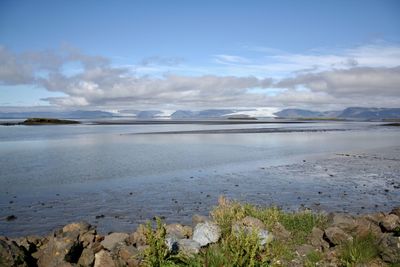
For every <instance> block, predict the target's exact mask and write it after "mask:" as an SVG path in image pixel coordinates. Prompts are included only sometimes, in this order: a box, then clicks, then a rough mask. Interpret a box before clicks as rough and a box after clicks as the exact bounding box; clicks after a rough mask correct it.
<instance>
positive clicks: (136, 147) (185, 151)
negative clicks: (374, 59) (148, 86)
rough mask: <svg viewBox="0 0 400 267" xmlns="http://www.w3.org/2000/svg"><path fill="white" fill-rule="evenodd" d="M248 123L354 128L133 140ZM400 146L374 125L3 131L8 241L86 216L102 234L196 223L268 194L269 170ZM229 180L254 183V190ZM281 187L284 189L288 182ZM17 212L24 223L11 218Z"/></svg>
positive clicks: (394, 132) (0, 213)
mask: <svg viewBox="0 0 400 267" xmlns="http://www.w3.org/2000/svg"><path fill="white" fill-rule="evenodd" d="M246 127H248V128H257V127H262V128H266V127H271V128H274V127H290V128H293V129H296V128H312V129H351V130H349V131H332V132H293V133H251V134H173V135H164V134H156V135H152V134H147V135H141V134H131V133H147V132H164V131H180V130H202V129H231V128H246ZM398 140H400V131H399V129H398V128H397V129H396V128H386V127H376V126H375V124H373V123H339V122H337V123H311V124H294V125H279V124H267V125H260V124H257V125H195V124H193V125H68V126H37V127H29V126H12V127H5V126H3V127H1V126H0V201H1V203H0V218H1V222H0V235H4V234H5V235H21V234H29V233H40V234H42V233H45V232H47V231H49V230H51V229H54V227H57V226H60V225H63V224H65V223H67V222H69V221H76V220H80V219H85V220H88V221H90V222H91V223H94V224H96V225H98V226H99V229H100V230H103V231H111V230H127V229H132V228H133V227H134V226H135V225H136V224H137V223H138V222H141V221H143V220H145V219H149V218H151V216H154V215H159V214H163V215H165V216H166V217H167V220H182V221H190V220H189V219H190V215H191V214H193V213H194V212H193V211H195V212H199V213H207V211H208V210H209V208H210V205H212V204H214V203H215V202H216V198H217V196H218V195H219V194H228V195H231V196H232V197H237V198H239V199H244V200H247V199H246V192H255V191H257V190H262V191H265V190H268V189H265V188H264V189H260V187H259V182H257V183H256V181H254V183H252V180H251V177H247V175H246V174H250V173H251V172H252V171H254V170H255V169H259V168H260V167H263V168H268V167H272V166H282V165H288V164H296V163H299V162H303V160H307V161H313V160H316V159H319V158H323V157H329V156H331V155H334V154H335V153H341V152H347V151H359V150H365V149H382V148H386V147H393V146H396V145H399V141H398ZM227 179H228V180H227ZM229 179H233V180H235V179H236V180H237V181H239V182H240V181H242V182H243V181H247V182H246V183H247V185H246V186H247V187H248V188H247V187H246V189H244V188H243V187H240V186H239V184H237V183H238V182H237V181H236V180H235V181H236V182H232V183H231V182H229ZM257 179H259V180H260V179H264V178H262V177H261V178H260V176H259V175H258V176H257ZM265 179H267V178H265ZM265 179H264V180H265ZM268 179H272V178H271V177H268ZM282 179H284V177H283V178H282ZM259 180H257V181H259ZM227 181H228V182H227ZM273 181H274V182H273V184H275V185H277V186H279V178H276V177H275V178H273ZM233 183H235V184H233ZM230 186H232V187H233V189H232V190H231V191H229V190H228V191H227V188H230ZM200 192H201V193H200ZM395 197H396V196H395ZM292 198H293V197H292ZM250 200H251V199H250ZM260 200H263V201H266V199H262V198H260ZM282 201H283V202H284V201H285V198H283V199H282ZM290 201H292V199H291V197H290V194H289V195H288V197H287V202H288V203H289V202H290ZM395 201H398V199H395ZM260 202H262V201H260ZM283 204H284V203H283ZM290 205H294V203H291V204H290ZM11 214H14V215H16V216H17V217H18V219H17V220H15V221H13V222H6V221H5V220H4V218H5V217H6V216H8V215H11ZM101 214H103V215H105V218H104V219H95V216H96V215H101Z"/></svg>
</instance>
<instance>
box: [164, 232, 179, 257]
mask: <svg viewBox="0 0 400 267" xmlns="http://www.w3.org/2000/svg"><path fill="white" fill-rule="evenodd" d="M165 244H166V245H167V247H168V250H169V251H170V252H171V253H173V254H175V253H178V250H179V247H178V238H177V237H176V236H173V235H167V236H166V237H165Z"/></svg>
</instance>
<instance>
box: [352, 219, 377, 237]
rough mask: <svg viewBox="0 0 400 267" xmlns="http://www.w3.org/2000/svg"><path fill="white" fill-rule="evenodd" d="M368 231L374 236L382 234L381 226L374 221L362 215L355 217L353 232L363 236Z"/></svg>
mask: <svg viewBox="0 0 400 267" xmlns="http://www.w3.org/2000/svg"><path fill="white" fill-rule="evenodd" d="M370 233H371V234H373V235H374V236H379V235H381V234H382V232H381V228H380V227H379V226H378V225H377V224H375V223H374V222H372V221H370V220H368V219H366V218H364V217H358V218H356V219H355V229H354V234H356V235H357V236H365V235H368V234H370Z"/></svg>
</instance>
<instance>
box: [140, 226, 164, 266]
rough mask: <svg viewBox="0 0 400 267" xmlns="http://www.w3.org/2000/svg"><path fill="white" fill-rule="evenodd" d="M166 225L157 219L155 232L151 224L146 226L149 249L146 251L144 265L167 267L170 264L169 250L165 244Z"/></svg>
mask: <svg viewBox="0 0 400 267" xmlns="http://www.w3.org/2000/svg"><path fill="white" fill-rule="evenodd" d="M166 233H167V232H166V229H165V225H164V224H163V223H162V221H161V219H160V218H157V227H156V229H155V230H154V231H153V228H152V225H151V223H150V222H148V223H147V224H146V227H145V236H146V240H147V245H148V247H147V248H146V249H145V251H144V259H145V260H144V263H145V264H146V266H149V267H160V266H166V264H167V263H168V257H169V250H168V247H167V244H166V243H165V236H166Z"/></svg>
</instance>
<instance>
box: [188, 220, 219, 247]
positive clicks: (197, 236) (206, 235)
mask: <svg viewBox="0 0 400 267" xmlns="http://www.w3.org/2000/svg"><path fill="white" fill-rule="evenodd" d="M220 237H221V229H220V228H219V226H218V225H217V224H215V223H213V222H209V221H207V222H204V223H199V224H197V225H196V227H195V228H194V232H193V240H194V241H196V242H198V243H199V244H200V245H201V246H202V247H203V246H206V245H208V244H210V243H216V242H218V240H219V238H220Z"/></svg>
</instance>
